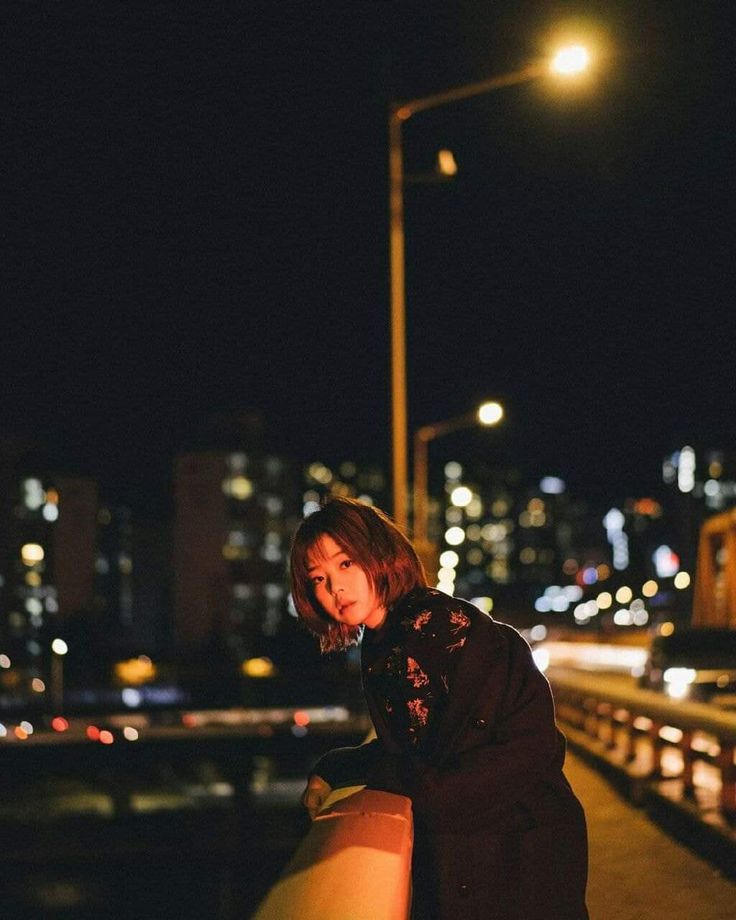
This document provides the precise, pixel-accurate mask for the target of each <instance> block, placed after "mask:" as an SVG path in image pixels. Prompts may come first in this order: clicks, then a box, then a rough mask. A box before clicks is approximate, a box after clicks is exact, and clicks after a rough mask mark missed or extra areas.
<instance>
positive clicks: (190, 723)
mask: <svg viewBox="0 0 736 920" xmlns="http://www.w3.org/2000/svg"><path fill="white" fill-rule="evenodd" d="M181 724H182V725H185V726H186V727H187V728H195V726H196V725H197V717H196V716H194V715H192V713H191V712H185V713H184V715H183V716H182V717H181Z"/></svg>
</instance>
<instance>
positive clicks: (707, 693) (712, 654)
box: [639, 629, 736, 708]
mask: <svg viewBox="0 0 736 920" xmlns="http://www.w3.org/2000/svg"><path fill="white" fill-rule="evenodd" d="M639 683H640V685H641V686H643V687H647V688H650V689H652V690H661V691H663V692H664V693H667V694H668V695H669V696H670V697H672V698H673V699H685V698H687V699H692V700H700V701H708V702H713V703H716V704H718V705H720V706H724V707H728V708H731V707H732V706H733V707H736V629H681V630H676V631H675V632H673V633H672V634H671V635H669V636H656V637H655V638H654V639H652V644H651V649H650V652H649V656H648V658H647V661H646V664H645V665H644V673H643V674H642V676H641V678H640V679H639Z"/></svg>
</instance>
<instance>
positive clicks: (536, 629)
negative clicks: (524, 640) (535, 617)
mask: <svg viewBox="0 0 736 920" xmlns="http://www.w3.org/2000/svg"><path fill="white" fill-rule="evenodd" d="M529 638H530V639H531V640H532V641H533V642H542V640H544V639H546V638H547V627H546V626H544V625H543V624H542V623H537V625H536V626H532V628H531V630H530V631H529Z"/></svg>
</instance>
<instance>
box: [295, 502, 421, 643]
mask: <svg viewBox="0 0 736 920" xmlns="http://www.w3.org/2000/svg"><path fill="white" fill-rule="evenodd" d="M324 536H328V537H332V539H333V540H334V541H335V543H337V544H338V546H339V547H340V548H341V549H342V550H343V551H344V552H345V553H346V554H347V555H348V556H350V558H351V559H353V560H354V561H355V562H356V563H357V564H358V565H359V566H360V567H361V568H362V569H363V571H364V572H365V574H366V576H367V577H368V581H369V582H370V584H371V585H372V587H373V589H374V591H375V592H376V594H377V596H378V598H379V599H380V601H381V603H382V604H383V605H384V606H385V607H386V608H387V609H388V608H390V607H391V606H393V604H395V603H396V602H397V601H398V600H399V598H401V597H403V596H404V595H405V594H407V593H408V592H409V591H411V590H412V589H413V588H416V587H419V586H426V584H427V576H426V575H425V573H424V567H423V566H422V563H421V562H420V561H419V557H418V556H417V554H416V551H415V549H414V547H413V546H412V545H411V543H410V542H409V541H408V540H407V538H406V537H405V536H404V534H403V533H402V532H401V530H399V528H398V527H397V526H396V524H394V522H393V521H392V520H391V518H390V517H389V516H388V515H387V514H385V513H384V512H383V511H381V510H380V509H378V508H374V507H372V506H371V505H366V504H364V503H363V502H359V501H357V500H356V499H354V498H331V499H329V500H328V501H327V502H326V504H325V505H324V506H323V507H322V508H320V510H319V511H315V512H314V513H313V514H310V515H309V517H307V518H305V519H304V520H303V521H302V523H301V524H300V525H299V527H298V528H297V531H296V533H295V534H294V539H293V540H292V544H291V567H290V572H291V594H292V598H293V600H294V606H295V607H296V611H297V613H298V614H299V616H300V617H301V618H302V620H303V621H304V623H305V625H306V626H307V627H308V628H309V629H310V630H311V632H313V633H314V634H315V635H316V636H317V637H318V638H319V643H320V648H321V649H322V651H323V652H334V651H338V650H340V649H346V648H348V647H349V646H351V645H355V644H356V643H357V642H358V640H359V638H360V636H361V634H362V631H363V628H362V627H361V626H346V625H345V624H343V623H336V622H334V620H331V619H330V618H329V617H328V616H327V614H326V613H325V611H324V610H323V609H322V607H321V606H320V604H319V603H318V602H317V600H316V598H315V596H314V590H313V588H312V581H311V579H310V577H309V573H308V571H307V553H308V552H309V551H310V549H311V548H312V547H313V546H314V545H315V544H316V543H317V542H318V541H319V540H320V539H321V538H322V537H324Z"/></svg>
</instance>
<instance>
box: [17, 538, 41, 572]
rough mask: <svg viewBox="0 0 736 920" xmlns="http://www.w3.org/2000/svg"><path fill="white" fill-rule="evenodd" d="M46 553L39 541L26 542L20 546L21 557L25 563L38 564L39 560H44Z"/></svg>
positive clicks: (29, 564) (28, 564)
mask: <svg viewBox="0 0 736 920" xmlns="http://www.w3.org/2000/svg"><path fill="white" fill-rule="evenodd" d="M45 555H46V554H45V553H44V549H43V547H42V546H41V545H40V544H39V543H24V544H23V546H21V548H20V558H21V559H22V560H23V565H27V566H32V565H37V564H38V563H39V562H43V560H44V556H45Z"/></svg>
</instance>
